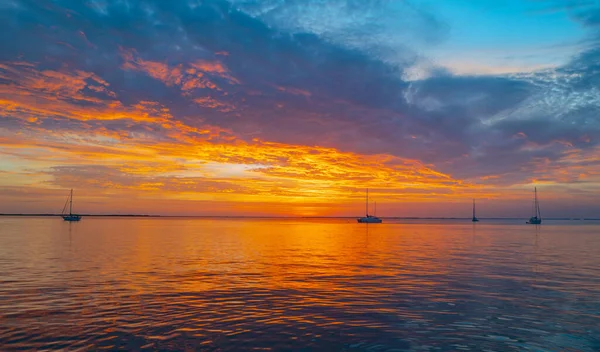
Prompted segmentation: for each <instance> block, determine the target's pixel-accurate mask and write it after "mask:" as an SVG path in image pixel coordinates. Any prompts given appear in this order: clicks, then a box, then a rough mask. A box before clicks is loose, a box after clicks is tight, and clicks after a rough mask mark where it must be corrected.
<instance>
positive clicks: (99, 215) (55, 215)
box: [0, 213, 600, 221]
mask: <svg viewBox="0 0 600 352" xmlns="http://www.w3.org/2000/svg"><path fill="white" fill-rule="evenodd" d="M79 215H81V216H84V217H113V218H114V217H120V218H123V217H127V218H213V219H214V218H222V219H355V218H356V217H355V216H244V215H152V214H79ZM0 216H22V217H58V216H62V214H7V213H0ZM381 218H382V219H390V220H470V219H471V218H470V217H465V218H457V217H413V216H406V217H403V216H390V217H381ZM479 219H480V220H523V219H525V217H523V218H479ZM544 220H555V221H558V220H560V221H585V220H587V221H599V220H600V218H545V219H544Z"/></svg>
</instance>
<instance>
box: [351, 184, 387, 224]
mask: <svg viewBox="0 0 600 352" xmlns="http://www.w3.org/2000/svg"><path fill="white" fill-rule="evenodd" d="M365 205H366V214H365V216H364V217H362V218H358V219H356V221H358V222H360V223H366V224H380V223H382V222H383V221H382V220H381V219H380V218H378V217H377V216H374V215H369V189H368V188H367V198H366V204H365Z"/></svg>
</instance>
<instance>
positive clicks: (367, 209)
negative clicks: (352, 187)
mask: <svg viewBox="0 0 600 352" xmlns="http://www.w3.org/2000/svg"><path fill="white" fill-rule="evenodd" d="M365 212H366V216H369V189H368V188H367V198H366V199H365Z"/></svg>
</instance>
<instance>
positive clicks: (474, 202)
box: [473, 199, 475, 219]
mask: <svg viewBox="0 0 600 352" xmlns="http://www.w3.org/2000/svg"><path fill="white" fill-rule="evenodd" d="M474 218H475V199H473V219H474Z"/></svg>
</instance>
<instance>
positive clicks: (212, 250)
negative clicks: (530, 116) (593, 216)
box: [0, 217, 600, 351]
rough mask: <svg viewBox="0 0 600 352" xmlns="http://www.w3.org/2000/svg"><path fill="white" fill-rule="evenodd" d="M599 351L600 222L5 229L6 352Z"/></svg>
mask: <svg viewBox="0 0 600 352" xmlns="http://www.w3.org/2000/svg"><path fill="white" fill-rule="evenodd" d="M19 349H25V350H27V349H36V350H37V349H45V350H59V349H66V350H77V349H80V350H98V349H109V350H114V349H126V350H145V349H160V350H206V351H214V350H220V351H221V350H268V349H271V350H325V351H337V350H348V351H384V350H387V351H389V350H396V351H402V350H411V351H460V350H474V351H486V350H487V351H523V350H529V351H599V350H600V223H593V222H588V221H586V222H583V221H578V222H563V223H561V222H554V223H553V222H550V221H548V222H547V223H546V224H544V225H542V226H541V227H535V226H530V225H525V224H524V223H523V222H522V221H518V222H517V221H514V222H509V221H507V222H501V221H496V222H490V223H485V222H481V223H479V224H476V225H473V224H471V223H469V222H463V221H447V222H443V221H437V222H429V223H427V222H417V221H413V222H408V221H404V222H403V223H402V222H400V221H398V223H391V222H387V223H384V224H381V225H365V224H356V223H354V222H353V221H350V220H347V219H340V220H273V219H271V220H268V219H267V220H265V219H127V218H89V217H88V218H84V219H83V220H82V221H81V222H80V223H73V224H68V223H65V222H63V221H62V220H61V219H59V218H8V217H3V218H0V350H2V351H11V350H19Z"/></svg>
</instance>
